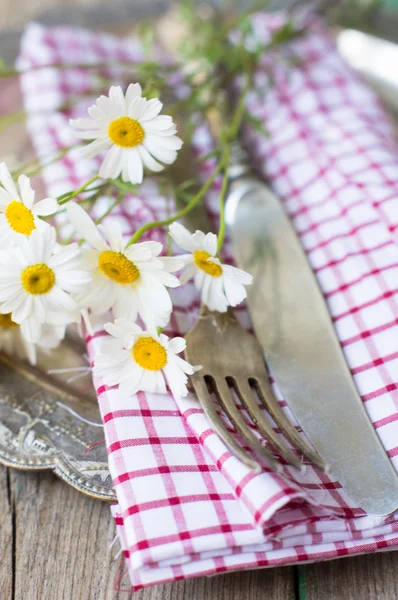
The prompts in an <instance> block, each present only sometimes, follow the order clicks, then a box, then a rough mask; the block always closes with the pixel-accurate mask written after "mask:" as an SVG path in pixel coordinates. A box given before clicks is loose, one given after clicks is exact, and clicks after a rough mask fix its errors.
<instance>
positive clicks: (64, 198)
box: [57, 175, 99, 205]
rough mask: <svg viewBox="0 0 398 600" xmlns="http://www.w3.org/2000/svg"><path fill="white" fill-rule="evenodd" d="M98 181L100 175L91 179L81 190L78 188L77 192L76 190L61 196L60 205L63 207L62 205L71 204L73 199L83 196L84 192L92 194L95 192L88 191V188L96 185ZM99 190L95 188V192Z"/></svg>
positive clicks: (58, 198) (59, 198) (59, 197)
mask: <svg viewBox="0 0 398 600" xmlns="http://www.w3.org/2000/svg"><path fill="white" fill-rule="evenodd" d="M97 179H99V176H98V175H95V177H92V178H91V179H89V180H88V181H86V183H83V185H81V186H80V187H79V188H77V190H75V191H74V192H68V193H66V194H61V196H58V197H57V200H58V204H59V205H62V204H66V203H67V202H69V201H70V200H72V199H73V198H76V196H78V195H79V194H81V193H82V192H85V191H87V192H91V191H93V190H87V188H88V187H89V186H90V185H91V184H92V183H94V181H97ZM97 189H98V188H97V187H96V188H94V190H97Z"/></svg>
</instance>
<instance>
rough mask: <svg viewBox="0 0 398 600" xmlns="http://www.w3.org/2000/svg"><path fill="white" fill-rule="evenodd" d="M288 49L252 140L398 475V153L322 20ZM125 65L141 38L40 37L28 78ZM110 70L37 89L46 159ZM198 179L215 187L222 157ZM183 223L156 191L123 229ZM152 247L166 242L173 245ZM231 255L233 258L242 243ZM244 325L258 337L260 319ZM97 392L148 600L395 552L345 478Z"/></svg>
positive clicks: (40, 144)
mask: <svg viewBox="0 0 398 600" xmlns="http://www.w3.org/2000/svg"><path fill="white" fill-rule="evenodd" d="M268 25H269V20H268V16H267V15H261V16H259V17H258V22H257V27H256V29H257V31H258V32H261V31H263V34H264V36H267V35H268V33H269V28H268ZM291 49H292V50H294V52H295V54H296V55H297V56H299V57H300V59H301V64H300V65H299V66H295V67H287V66H283V64H281V62H280V61H279V62H278V65H279V66H278V67H275V69H274V76H275V86H274V87H272V88H271V89H269V88H268V85H267V82H268V79H267V76H266V75H265V74H264V73H262V74H261V73H259V75H258V82H257V83H258V87H257V88H256V91H253V92H252V93H251V94H250V99H249V105H250V109H251V111H252V113H253V115H255V116H256V117H258V118H260V119H261V121H263V123H264V125H265V126H266V128H267V129H268V131H269V134H270V135H269V138H264V137H261V136H260V135H259V134H255V133H253V132H251V133H250V134H249V136H248V138H249V141H250V146H251V150H252V153H253V157H254V158H255V160H256V163H257V164H258V165H259V167H260V168H261V169H262V171H263V173H264V175H265V176H266V177H267V178H268V179H269V180H270V181H271V183H272V186H273V188H274V189H275V190H276V192H277V193H278V194H279V196H280V198H281V201H282V202H283V203H284V206H285V208H286V210H287V211H288V213H289V215H290V218H291V220H292V223H293V225H294V227H295V229H296V230H297V232H298V234H299V236H300V239H301V242H302V244H303V246H304V248H305V250H306V252H307V255H308V259H309V261H310V263H311V265H312V268H313V269H314V271H315V273H316V276H317V278H318V281H319V283H320V285H321V287H322V290H323V292H324V295H325V298H326V300H327V302H328V306H329V309H330V312H331V315H332V317H333V321H334V323H335V327H336V333H337V335H338V337H339V339H340V342H341V345H342V347H343V350H344V352H345V355H346V357H347V360H348V362H349V365H350V367H351V371H352V374H353V376H354V378H355V382H356V385H357V386H358V389H359V391H360V393H361V396H362V399H363V401H364V403H365V406H366V409H367V411H368V414H369V417H370V418H371V420H372V421H373V423H374V426H375V428H376V430H377V432H378V434H379V436H380V439H381V441H382V443H383V445H384V447H385V448H386V451H387V452H388V454H389V456H390V458H391V460H392V461H393V463H394V465H395V466H397V465H398V456H397V455H398V445H397V443H398V405H397V399H398V393H397V387H398V246H397V239H396V230H397V227H398V146H397V144H396V141H395V139H394V133H393V127H392V124H391V123H390V122H389V120H388V118H387V117H386V115H385V114H384V112H383V109H382V107H381V106H380V104H379V102H378V101H377V100H376V98H375V97H374V95H373V93H372V92H371V91H369V90H368V89H367V87H366V86H365V85H364V84H363V83H362V81H360V79H359V78H358V77H357V76H356V75H354V74H353V73H352V72H351V70H350V69H349V68H348V67H347V66H346V65H345V64H344V63H343V62H342V60H341V59H340V57H339V56H338V54H337V52H336V49H335V46H334V43H333V41H332V40H331V39H330V38H329V36H328V35H327V34H326V33H325V31H324V30H323V29H322V26H321V25H319V24H318V23H314V24H313V26H312V31H311V33H310V34H308V35H307V36H306V37H305V38H303V39H300V40H297V41H295V42H294V43H293V44H292V45H291ZM271 58H272V57H271ZM115 59H117V60H122V61H133V62H134V61H136V60H139V59H140V49H139V47H138V44H137V42H136V41H134V40H123V41H122V40H118V39H116V38H114V37H112V36H109V35H106V34H101V33H99V34H96V33H92V32H88V31H83V30H76V29H70V28H67V27H54V28H45V27H42V26H40V25H38V24H32V25H29V27H28V28H27V30H26V32H25V35H24V37H23V41H22V49H21V55H20V59H19V65H20V66H21V67H23V68H28V67H33V66H38V65H51V64H52V63H57V62H66V63H75V64H76V63H89V62H99V61H100V62H107V61H113V60H115ZM272 62H273V61H272V60H268V65H269V64H272ZM97 72H98V71H95V70H84V69H81V68H71V69H68V70H62V71H59V70H55V69H51V68H45V69H37V70H35V71H33V72H31V73H27V74H25V75H24V76H23V77H22V89H23V95H24V102H25V107H26V110H27V112H28V115H29V117H28V127H29V131H30V134H31V137H32V141H33V144H34V146H35V149H36V151H37V153H38V155H39V156H40V157H41V159H42V160H43V161H44V160H45V157H48V156H49V155H50V154H51V153H52V152H54V151H55V150H56V149H57V148H60V147H65V146H69V145H73V144H75V143H76V140H75V138H74V136H73V133H72V131H71V130H70V128H69V127H68V119H69V118H70V117H71V116H73V117H75V116H76V115H81V114H83V113H84V112H85V109H86V107H87V106H88V104H90V103H91V102H92V100H93V97H96V96H98V95H99V94H100V93H101V92H103V91H104V89H103V85H104V84H103V82H102V81H100V80H99V79H98V77H97V76H96V73H97ZM107 72H108V74H111V73H114V70H113V71H112V69H108V71H107ZM115 78H116V80H118V81H119V82H121V83H122V84H123V85H126V84H127V83H129V82H130V79H131V73H129V71H128V69H124V70H123V69H121V70H119V71H118V73H116V74H115ZM194 143H195V146H196V150H197V152H207V151H208V149H209V148H211V139H210V136H209V134H208V132H207V130H206V129H204V128H198V130H197V132H196V135H195V140H194ZM98 165H99V161H98V160H91V161H82V160H79V159H78V158H76V154H75V152H74V151H71V152H69V153H68V154H67V156H66V157H65V158H64V159H63V160H62V161H61V162H58V163H56V164H52V165H50V166H48V167H46V168H45V170H44V179H45V183H46V185H47V191H48V193H49V194H51V195H58V194H60V193H62V192H65V191H67V190H69V189H72V188H75V187H76V186H78V185H80V184H81V183H83V182H84V181H85V180H87V179H88V178H89V177H90V176H92V175H93V174H94V173H95V172H96V169H98ZM200 168H201V175H202V177H205V176H206V175H207V174H208V173H209V172H210V170H211V169H212V164H211V161H207V162H205V163H203V164H202V166H201V167H200ZM219 185H220V182H216V184H215V185H214V186H213V189H212V191H211V193H210V194H209V197H208V204H207V206H208V211H209V216H210V218H211V219H215V218H217V194H218V190H219ZM107 202H109V199H106V198H104V199H102V200H101V202H100V205H104V206H105V205H106V203H107ZM102 210H103V209H102V208H101V206H99V207H98V214H100V213H101V212H102ZM168 210H170V206H168V202H167V200H166V199H165V198H163V197H162V196H161V194H160V192H159V189H158V187H157V184H156V181H155V180H153V179H150V178H149V179H147V180H146V182H145V184H144V185H143V188H142V193H141V192H140V195H139V197H130V198H126V200H125V201H124V203H123V204H122V205H121V207H120V209H119V210H118V214H117V216H114V217H113V218H118V219H119V221H120V223H121V224H122V227H123V230H124V232H125V234H126V235H130V234H131V232H132V231H133V230H135V229H136V228H137V227H138V226H140V225H142V224H143V223H145V222H147V221H149V220H153V219H158V218H161V217H162V216H163V215H165V214H166V212H167V211H168ZM152 235H153V236H157V239H159V238H160V239H163V240H164V236H163V234H161V233H159V232H154V233H152ZM225 256H226V259H227V260H232V257H231V252H230V247H229V246H228V244H227V247H226V251H225ZM292 293H294V290H292ZM172 294H173V301H174V306H175V311H174V313H173V316H172V319H171V323H170V325H169V327H168V330H167V331H166V333H168V334H171V335H173V334H185V333H186V332H187V331H188V330H189V328H190V327H191V326H192V325H193V323H194V322H195V319H196V316H197V314H198V308H199V302H198V296H197V293H196V292H195V290H194V288H193V286H192V285H187V286H184V287H183V288H181V289H177V290H173V292H172ZM237 314H238V317H239V318H240V320H241V322H242V323H243V324H244V325H245V326H247V327H249V326H250V322H249V317H248V314H247V312H246V308H245V307H240V308H239V309H238V310H237ZM105 335H106V334H105V333H104V331H103V330H102V327H101V326H100V327H98V329H97V330H96V332H95V335H93V336H92V337H90V338H89V339H88V340H87V341H88V348H89V352H90V356H91V358H94V357H95V355H96V353H97V351H98V349H99V347H100V345H101V342H102V339H103V338H104V336H105ZM95 384H96V387H97V391H98V398H99V403H100V408H101V413H102V417H103V421H104V427H105V436H106V444H107V447H108V452H109V467H110V471H111V474H112V477H113V482H114V485H115V489H116V493H117V498H118V503H117V504H115V505H114V506H113V507H112V513H113V516H114V518H115V521H116V524H117V531H118V534H119V539H120V542H121V545H122V548H123V552H124V556H125V560H126V565H127V568H128V571H129V574H130V579H131V582H132V586H133V589H139V588H141V587H143V586H147V585H150V584H154V583H158V582H164V581H171V580H175V579H180V578H185V577H192V576H197V575H203V574H214V573H219V572H223V571H228V570H233V569H249V568H253V567H259V566H261V567H269V566H273V565H281V564H287V563H297V562H305V561H316V560H324V559H331V558H336V557H340V556H344V555H348V554H359V553H366V552H373V551H377V550H385V549H391V548H394V547H397V548H398V515H396V516H389V517H387V518H375V517H371V516H369V515H366V514H364V513H363V511H361V510H360V509H359V508H358V507H355V506H353V505H352V503H351V501H350V500H349V499H348V498H347V497H346V496H345V494H344V491H343V490H342V489H341V487H340V485H339V483H338V482H337V481H333V480H331V479H330V478H329V477H327V476H326V475H325V474H322V473H320V472H317V471H315V470H314V469H313V468H312V467H309V468H308V470H307V473H306V474H305V475H301V474H299V473H297V472H295V471H294V470H293V469H290V468H285V470H284V473H283V475H277V474H275V473H272V472H270V471H267V470H265V469H264V471H263V472H261V473H260V474H258V475H256V474H254V473H252V472H250V471H249V470H248V469H247V468H246V467H244V466H243V465H242V464H241V463H239V461H237V460H236V459H235V458H234V457H233V456H232V455H231V454H230V452H229V451H228V450H227V449H226V448H225V446H224V445H223V443H222V442H221V441H220V440H219V438H218V437H217V435H216V434H215V433H214V432H213V431H212V429H211V427H210V426H209V424H208V422H207V420H206V418H205V416H204V415H203V412H202V410H201V409H200V407H199V405H198V403H197V402H196V400H195V398H194V397H192V396H191V397H188V398H187V399H185V400H181V401H180V402H179V403H178V404H176V403H175V402H174V400H173V399H172V398H171V397H169V396H157V395H151V394H144V393H140V394H138V395H137V396H135V397H132V398H128V397H125V396H123V394H121V393H120V392H119V391H118V390H117V389H114V388H107V387H106V386H104V385H103V384H102V382H101V381H98V380H97V381H96V382H95ZM276 393H278V390H276ZM320 401H324V400H323V399H320ZM281 404H282V406H284V409H285V410H286V412H287V414H290V413H289V411H288V408H287V407H286V405H285V403H284V402H283V400H282V399H281ZM341 410H344V406H343V405H342V407H341ZM290 416H291V415H290Z"/></svg>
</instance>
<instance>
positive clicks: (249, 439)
mask: <svg viewBox="0 0 398 600" xmlns="http://www.w3.org/2000/svg"><path fill="white" fill-rule="evenodd" d="M186 342H187V347H186V351H185V356H186V359H187V360H188V361H189V362H190V363H191V364H194V365H202V367H203V368H202V369H201V370H200V371H197V372H196V373H195V374H194V375H192V376H191V382H192V385H193V387H194V390H195V392H196V394H197V397H198V400H199V402H200V405H201V406H202V408H203V410H204V411H205V413H206V415H207V417H208V419H209V421H210V422H211V424H212V425H213V427H214V429H215V430H216V431H217V433H218V434H219V436H220V437H221V438H222V440H223V441H224V442H225V444H226V445H227V446H228V447H229V449H230V450H231V451H232V453H233V454H235V456H237V457H238V458H239V459H240V460H241V461H242V462H244V463H245V464H246V465H247V466H249V467H250V468H251V469H253V470H255V471H257V472H259V471H260V470H261V465H260V464H259V462H257V461H256V460H254V459H253V458H252V457H251V456H250V454H249V453H248V452H247V450H245V448H244V447H243V446H242V445H241V444H239V443H238V441H237V440H236V438H235V437H234V436H233V435H232V434H231V433H230V431H228V429H227V427H226V426H225V423H224V421H223V419H222V417H221V416H220V414H219V412H218V411H217V408H216V405H215V403H214V402H213V398H212V397H213V395H214V396H215V398H216V401H217V403H218V405H219V407H220V408H221V409H222V410H223V411H224V412H225V414H226V415H227V416H228V418H229V420H230V421H231V423H232V424H233V425H234V427H235V428H236V430H237V432H238V434H239V435H240V437H241V438H242V439H243V440H244V441H245V442H246V444H247V445H248V446H249V447H250V449H251V450H252V451H253V452H254V454H255V456H256V457H258V459H259V460H260V462H261V463H265V464H266V465H268V466H271V467H272V468H273V469H274V470H275V471H281V470H282V465H281V464H280V462H279V461H278V460H277V459H276V458H275V457H274V456H273V454H272V452H271V451H270V450H269V449H268V448H267V447H266V446H264V444H263V442H262V441H260V439H259V438H258V437H257V435H256V434H255V433H254V431H253V425H254V427H255V428H256V429H257V431H258V432H259V433H260V434H261V435H262V436H263V438H264V439H265V440H267V441H268V442H269V444H270V445H271V446H272V448H273V449H275V451H276V452H277V454H279V455H280V456H281V457H282V458H283V459H284V460H285V461H286V462H287V463H288V464H290V465H294V466H295V467H298V468H302V466H303V461H302V457H301V456H300V455H297V454H296V453H295V452H293V451H292V450H291V449H290V448H289V447H288V445H287V444H286V443H285V442H284V441H282V439H281V438H280V436H279V435H278V434H277V433H276V432H275V430H274V429H273V427H272V425H271V423H270V422H269V421H268V420H267V417H266V416H265V414H264V411H263V408H264V407H265V408H266V409H267V411H268V413H269V414H270V416H271V417H272V419H273V420H274V421H275V423H276V424H277V425H278V427H279V428H280V429H281V430H282V432H283V434H284V436H285V437H286V439H287V440H288V441H289V442H290V443H291V444H292V446H293V447H294V448H296V450H298V452H299V453H300V454H302V455H303V456H304V457H305V458H307V459H308V460H309V461H310V462H311V463H312V464H314V465H316V466H317V467H319V468H320V469H324V468H325V464H324V462H323V461H322V459H321V457H320V456H319V454H317V452H315V450H313V449H312V448H311V447H310V445H309V444H307V442H306V441H305V440H304V439H303V438H302V437H301V436H300V434H299V433H298V432H297V430H296V428H295V427H294V426H293V425H292V423H291V422H290V421H289V420H288V418H287V417H286V416H285V414H284V413H283V410H282V408H281V407H280V405H279V402H278V400H277V399H276V397H275V396H274V394H273V392H272V389H271V386H270V382H269V377H268V374H267V370H266V367H265V364H264V358H263V352H262V349H261V346H260V344H259V343H258V341H257V339H256V338H255V337H254V336H253V335H250V334H249V333H248V332H247V331H246V330H245V329H243V327H242V326H241V325H240V323H239V322H238V321H237V319H236V318H235V316H234V314H233V313H232V311H231V310H229V311H228V312H226V313H218V312H213V311H210V310H209V309H207V308H206V307H205V306H202V308H201V312H200V315H199V318H198V321H197V322H196V324H195V325H194V327H193V328H192V329H191V330H190V331H189V332H188V334H187V335H186ZM234 393H235V394H237V396H238V398H239V400H240V402H241V404H242V406H243V407H244V408H245V409H246V411H247V413H248V414H249V415H250V418H251V420H252V422H253V425H252V426H250V425H249V424H248V422H247V421H246V419H245V418H244V416H243V414H242V412H241V410H240V408H239V407H238V405H237V403H236V402H235V399H234Z"/></svg>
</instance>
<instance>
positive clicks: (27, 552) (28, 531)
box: [11, 471, 130, 600]
mask: <svg viewBox="0 0 398 600" xmlns="http://www.w3.org/2000/svg"><path fill="white" fill-rule="evenodd" d="M11 496H12V499H13V502H14V506H15V521H14V523H15V531H14V535H15V546H16V547H15V600H27V599H29V600H54V599H55V598H56V599H57V600H71V599H72V598H73V599H76V600H80V599H81V600H105V599H109V600H110V599H112V600H113V599H114V598H115V593H114V591H113V582H114V578H115V575H116V570H117V561H116V562H115V561H114V560H113V554H114V552H115V551H114V550H113V551H112V552H111V551H109V549H108V546H109V544H110V542H111V541H112V539H113V537H114V524H113V520H112V518H111V515H110V512H109V505H108V504H106V503H102V502H100V501H98V500H93V499H91V498H88V497H85V496H83V495H82V494H81V493H79V492H77V491H75V490H74V489H72V488H71V487H69V486H68V485H66V484H65V483H64V482H62V481H60V480H59V479H57V478H56V477H55V476H54V475H52V474H51V473H50V472H41V473H24V472H18V471H11ZM123 598H124V599H125V600H129V598H130V595H129V594H124V595H123Z"/></svg>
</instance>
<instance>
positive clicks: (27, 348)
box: [0, 313, 65, 365]
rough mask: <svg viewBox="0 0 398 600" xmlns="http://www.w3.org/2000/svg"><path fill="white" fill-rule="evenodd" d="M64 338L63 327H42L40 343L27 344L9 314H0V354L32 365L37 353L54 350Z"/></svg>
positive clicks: (34, 362) (35, 360)
mask: <svg viewBox="0 0 398 600" xmlns="http://www.w3.org/2000/svg"><path fill="white" fill-rule="evenodd" d="M64 336H65V326H63V325H49V324H47V323H45V324H44V325H43V326H42V330H41V335H40V341H39V342H38V343H37V344H34V343H33V342H28V341H27V340H26V339H25V338H24V336H23V335H22V333H21V327H20V326H19V325H18V323H15V321H13V320H12V318H11V314H10V313H8V314H5V315H3V314H0V352H5V353H6V354H9V355H12V356H17V357H18V358H22V359H23V360H25V359H27V360H29V362H30V363H31V364H32V365H35V364H36V362H37V351H38V350H42V351H44V352H48V351H49V350H52V349H53V348H56V347H57V346H58V345H59V343H60V342H61V340H62V339H63V338H64Z"/></svg>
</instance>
